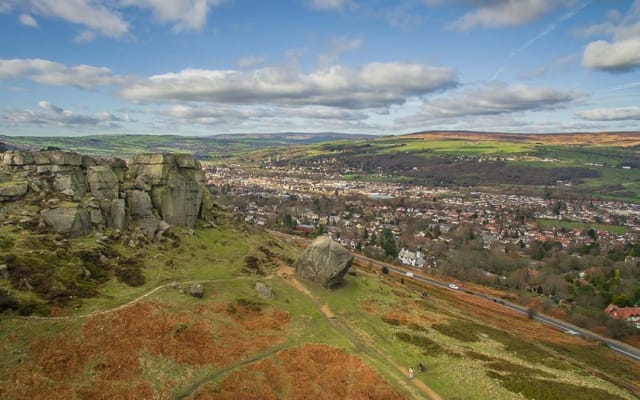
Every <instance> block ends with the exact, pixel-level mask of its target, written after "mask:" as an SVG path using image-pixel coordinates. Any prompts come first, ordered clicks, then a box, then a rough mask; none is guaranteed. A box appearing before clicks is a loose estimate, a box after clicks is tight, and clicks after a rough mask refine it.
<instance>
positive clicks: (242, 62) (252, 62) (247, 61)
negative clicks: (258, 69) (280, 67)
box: [238, 56, 264, 68]
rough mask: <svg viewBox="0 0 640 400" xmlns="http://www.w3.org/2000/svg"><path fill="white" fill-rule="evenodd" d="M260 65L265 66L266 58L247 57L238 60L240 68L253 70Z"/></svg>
mask: <svg viewBox="0 0 640 400" xmlns="http://www.w3.org/2000/svg"><path fill="white" fill-rule="evenodd" d="M260 64H264V57H260V56H246V57H242V58H241V59H239V60H238V67H240V68H251V67H255V66H256V65H260Z"/></svg>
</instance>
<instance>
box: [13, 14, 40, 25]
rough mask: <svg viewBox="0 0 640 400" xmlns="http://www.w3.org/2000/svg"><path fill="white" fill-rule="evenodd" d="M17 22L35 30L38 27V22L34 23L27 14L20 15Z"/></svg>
mask: <svg viewBox="0 0 640 400" xmlns="http://www.w3.org/2000/svg"><path fill="white" fill-rule="evenodd" d="M18 21H20V23H21V24H22V25H24V26H30V27H32V28H37V27H38V21H36V20H35V19H34V18H33V17H32V16H31V15H29V14H20V16H19V17H18Z"/></svg>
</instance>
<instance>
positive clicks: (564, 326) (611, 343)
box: [355, 255, 640, 361]
mask: <svg viewBox="0 0 640 400" xmlns="http://www.w3.org/2000/svg"><path fill="white" fill-rule="evenodd" d="M355 258H356V259H358V260H359V261H361V262H364V263H371V264H374V265H377V266H379V267H380V268H382V267H387V268H388V269H389V271H391V272H395V273H397V274H400V275H403V277H404V279H405V280H414V281H418V282H421V283H426V284H428V285H431V286H437V287H441V288H445V289H449V290H453V289H450V288H449V285H448V284H446V283H442V282H440V281H437V280H434V279H431V278H428V277H426V276H423V275H418V274H416V273H415V271H414V270H410V269H405V268H401V267H398V266H395V265H391V264H387V263H384V262H381V261H377V260H373V259H370V258H367V257H364V256H361V255H355ZM407 272H413V276H407V275H406V273H407ZM458 290H459V291H461V292H463V293H466V294H468V295H470V296H475V297H479V298H482V299H485V300H487V301H492V302H494V303H498V304H500V305H502V306H503V307H506V308H508V309H510V310H513V311H516V312H518V313H520V314H524V315H527V314H528V310H527V308H526V307H523V306H521V305H518V304H513V303H510V302H507V301H504V300H502V299H499V298H497V297H492V296H488V295H486V294H484V293H478V292H474V291H472V290H468V289H464V290H463V289H458ZM533 319H535V320H536V321H540V322H542V323H543V324H546V325H549V326H551V327H553V328H556V329H558V330H561V331H564V332H576V333H578V334H580V335H581V336H583V337H585V338H588V339H592V340H597V341H599V342H602V343H604V344H605V345H606V346H607V347H609V348H610V349H611V350H614V351H616V352H618V353H620V354H622V355H624V356H626V357H629V358H631V359H633V360H636V361H640V350H638V349H636V348H634V347H631V346H629V345H626V344H624V343H620V342H618V341H617V340H613V339H609V338H606V337H604V336H600V335H598V334H595V333H593V332H591V331H589V330H586V329H582V328H580V327H578V326H575V325H573V324H570V323H568V322H565V321H561V320H559V319H556V318H553V317H550V316H548V315H544V314H537V313H536V314H534V315H533Z"/></svg>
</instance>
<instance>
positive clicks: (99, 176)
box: [0, 150, 214, 240]
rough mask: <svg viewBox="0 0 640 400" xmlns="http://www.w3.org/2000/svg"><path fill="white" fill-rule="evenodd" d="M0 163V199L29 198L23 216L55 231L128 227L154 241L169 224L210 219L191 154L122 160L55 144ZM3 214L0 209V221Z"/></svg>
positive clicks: (200, 173)
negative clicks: (68, 148) (62, 147)
mask: <svg viewBox="0 0 640 400" xmlns="http://www.w3.org/2000/svg"><path fill="white" fill-rule="evenodd" d="M0 161H1V163H0V204H2V205H3V207H5V208H6V206H9V205H11V204H13V205H15V206H19V205H21V203H20V202H24V203H25V204H29V206H30V207H28V209H29V210H30V211H27V210H24V211H22V216H23V218H22V221H23V222H35V223H36V224H37V225H39V226H41V227H43V226H46V227H49V228H51V229H52V230H54V231H55V232H57V233H62V234H67V235H69V236H81V235H85V234H87V233H89V232H91V231H92V230H94V229H97V230H101V229H103V228H114V229H119V230H125V229H132V230H137V231H139V232H141V233H142V234H144V236H145V237H146V238H147V239H148V240H153V239H157V238H158V236H159V235H160V236H161V235H162V234H163V233H164V232H165V231H166V230H167V229H169V227H170V226H187V227H190V226H193V224H194V223H195V222H196V221H197V220H198V219H204V220H211V219H213V217H214V215H213V208H214V202H213V199H212V198H211V195H210V194H209V192H208V190H207V188H206V186H205V183H204V182H205V180H204V173H203V171H202V168H201V165H200V163H199V162H198V161H197V160H195V159H194V158H193V157H192V156H191V155H187V154H141V155H138V156H135V157H133V158H132V159H131V160H130V161H129V163H126V162H125V161H124V160H121V159H99V158H94V157H88V156H83V155H80V154H77V153H73V152H65V151H60V150H51V151H25V150H14V151H7V152H5V153H2V154H0ZM14 208H15V207H14ZM34 209H35V210H37V211H33V210H34ZM6 217H7V216H6V215H4V213H2V212H0V221H1V220H2V219H4V218H6ZM29 219H31V221H27V220H29Z"/></svg>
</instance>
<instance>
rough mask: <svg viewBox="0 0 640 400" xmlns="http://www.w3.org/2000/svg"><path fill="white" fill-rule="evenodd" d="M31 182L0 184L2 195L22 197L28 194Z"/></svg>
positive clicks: (0, 193) (0, 194) (0, 195)
mask: <svg viewBox="0 0 640 400" xmlns="http://www.w3.org/2000/svg"><path fill="white" fill-rule="evenodd" d="M27 190H29V183H27V182H11V183H5V184H3V185H2V186H0V197H21V196H24V195H25V194H27Z"/></svg>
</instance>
